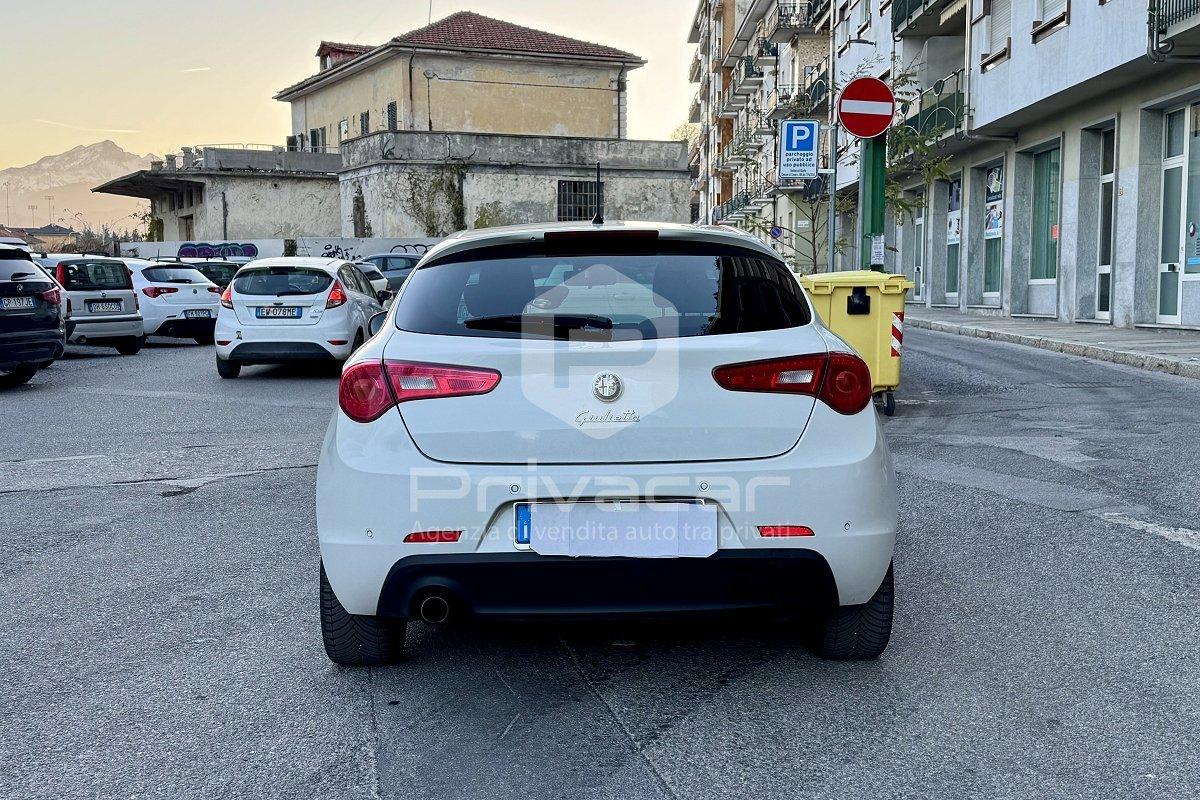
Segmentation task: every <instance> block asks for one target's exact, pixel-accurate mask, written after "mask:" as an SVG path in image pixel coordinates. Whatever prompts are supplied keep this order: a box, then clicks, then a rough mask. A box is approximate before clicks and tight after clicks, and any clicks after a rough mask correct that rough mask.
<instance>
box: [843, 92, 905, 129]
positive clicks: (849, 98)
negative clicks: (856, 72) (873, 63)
mask: <svg viewBox="0 0 1200 800" xmlns="http://www.w3.org/2000/svg"><path fill="white" fill-rule="evenodd" d="M895 114H896V97H895V95H893V94H892V90H891V89H890V88H889V87H888V85H887V84H886V83H884V82H883V81H881V80H879V78H855V79H854V80H852V81H850V83H848V84H846V88H845V89H843V90H842V96H841V98H840V99H839V100H838V120H840V121H841V123H842V127H844V128H845V129H846V130H847V131H849V132H850V133H852V134H854V135H855V136H857V137H859V138H860V139H874V138H875V137H876V136H879V135H880V134H882V133H883V132H884V131H886V130H887V129H888V128H889V127H891V124H892V117H894V116H895Z"/></svg>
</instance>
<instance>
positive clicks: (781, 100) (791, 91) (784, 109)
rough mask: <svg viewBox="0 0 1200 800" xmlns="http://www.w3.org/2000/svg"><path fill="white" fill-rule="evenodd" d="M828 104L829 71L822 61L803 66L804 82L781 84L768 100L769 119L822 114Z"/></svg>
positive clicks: (798, 117) (797, 117) (801, 117)
mask: <svg viewBox="0 0 1200 800" xmlns="http://www.w3.org/2000/svg"><path fill="white" fill-rule="evenodd" d="M828 104H829V72H828V69H827V68H826V66H825V63H824V62H822V63H821V64H819V65H816V66H813V67H806V68H805V76H804V83H802V84H800V85H799V86H793V85H789V84H781V85H779V86H777V87H776V88H775V91H774V92H773V93H772V95H771V97H770V98H769V100H768V108H769V109H770V116H771V119H803V118H805V117H819V116H822V115H823V114H824V113H825V111H826V110H827V109H828Z"/></svg>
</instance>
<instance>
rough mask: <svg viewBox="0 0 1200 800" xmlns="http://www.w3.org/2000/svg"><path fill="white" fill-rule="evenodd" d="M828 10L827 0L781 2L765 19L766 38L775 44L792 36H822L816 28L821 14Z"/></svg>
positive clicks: (786, 40) (781, 42)
mask: <svg viewBox="0 0 1200 800" xmlns="http://www.w3.org/2000/svg"><path fill="white" fill-rule="evenodd" d="M828 10H829V0H814V2H808V3H781V4H780V5H779V7H778V8H776V9H775V11H774V12H773V13H772V14H771V16H770V17H768V19H767V30H768V31H770V35H769V37H768V38H770V40H771V41H772V42H773V43H775V44H783V43H784V42H788V41H791V40H792V39H793V38H794V37H797V36H801V37H816V38H821V37H824V35H825V34H824V33H820V32H818V30H817V27H818V23H819V22H820V20H821V18H822V16H824V15H825V13H826V12H828Z"/></svg>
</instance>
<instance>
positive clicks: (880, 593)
mask: <svg viewBox="0 0 1200 800" xmlns="http://www.w3.org/2000/svg"><path fill="white" fill-rule="evenodd" d="M894 601H895V587H894V584H893V579H892V567H891V565H890V564H889V565H888V570H887V574H886V575H884V576H883V582H882V583H880V584H879V588H878V589H876V590H875V594H874V595H873V596H872V597H871V599H870V600H868V601H867V602H866V603H864V604H863V605H861V606H841V607H839V608H835V609H833V611H831V612H830V613H829V615H828V616H827V617H826V618H825V620H824V621H823V624H822V627H821V631H820V636H821V638H820V642H819V643H818V645H817V653H818V655H820V656H821V657H822V658H829V659H834V660H837V661H850V660H857V659H870V658H878V657H879V656H880V654H881V653H883V651H884V648H886V647H887V645H888V640H889V639H890V638H891V636H892V607H893V604H894Z"/></svg>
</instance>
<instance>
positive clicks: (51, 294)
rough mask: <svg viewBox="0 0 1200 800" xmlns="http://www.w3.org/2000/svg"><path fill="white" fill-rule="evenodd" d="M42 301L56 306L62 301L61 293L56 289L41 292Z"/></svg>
mask: <svg viewBox="0 0 1200 800" xmlns="http://www.w3.org/2000/svg"><path fill="white" fill-rule="evenodd" d="M42 299H43V300H45V301H46V302H47V303H49V304H50V305H52V306H56V305H58V301H60V300H62V292H60V291H58V287H55V288H53V289H47V290H46V291H44V292H42Z"/></svg>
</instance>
